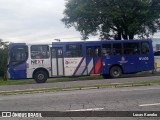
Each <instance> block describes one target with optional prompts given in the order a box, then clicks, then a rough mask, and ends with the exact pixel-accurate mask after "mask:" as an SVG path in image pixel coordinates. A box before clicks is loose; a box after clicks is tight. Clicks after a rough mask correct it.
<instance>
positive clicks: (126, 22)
mask: <svg viewBox="0 0 160 120" xmlns="http://www.w3.org/2000/svg"><path fill="white" fill-rule="evenodd" d="M65 6H66V9H65V10H64V15H65V16H64V18H63V19H62V22H63V23H64V24H65V25H66V26H67V27H68V28H69V27H72V26H73V27H75V28H76V30H77V31H80V33H81V34H82V36H83V38H87V37H88V36H89V35H97V34H100V38H101V39H118V40H121V39H133V38H134V36H135V35H136V36H138V37H140V38H146V37H149V36H150V35H153V34H154V33H155V32H157V30H159V29H160V0H67V2H66V5H65Z"/></svg>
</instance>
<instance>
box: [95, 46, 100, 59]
mask: <svg viewBox="0 0 160 120" xmlns="http://www.w3.org/2000/svg"><path fill="white" fill-rule="evenodd" d="M94 50H95V51H94V55H95V56H98V57H100V56H101V49H100V47H95V49H94Z"/></svg>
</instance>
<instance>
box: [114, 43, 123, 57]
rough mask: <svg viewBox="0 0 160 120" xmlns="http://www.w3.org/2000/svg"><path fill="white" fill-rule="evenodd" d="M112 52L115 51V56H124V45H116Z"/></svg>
mask: <svg viewBox="0 0 160 120" xmlns="http://www.w3.org/2000/svg"><path fill="white" fill-rule="evenodd" d="M112 51H113V55H121V54H122V44H121V43H114V44H113V50H112Z"/></svg>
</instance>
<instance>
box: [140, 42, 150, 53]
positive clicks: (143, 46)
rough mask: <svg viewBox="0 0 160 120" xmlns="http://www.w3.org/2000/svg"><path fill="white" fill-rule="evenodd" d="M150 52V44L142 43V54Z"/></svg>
mask: <svg viewBox="0 0 160 120" xmlns="http://www.w3.org/2000/svg"><path fill="white" fill-rule="evenodd" d="M149 51H150V49H149V43H148V42H142V44H141V52H142V54H148V53H149Z"/></svg>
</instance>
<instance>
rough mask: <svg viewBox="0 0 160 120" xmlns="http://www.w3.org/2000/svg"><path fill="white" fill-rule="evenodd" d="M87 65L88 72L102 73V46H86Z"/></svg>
mask: <svg viewBox="0 0 160 120" xmlns="http://www.w3.org/2000/svg"><path fill="white" fill-rule="evenodd" d="M86 65H87V73H88V74H101V73H102V58H101V46H87V47H86Z"/></svg>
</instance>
